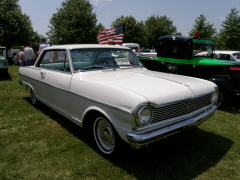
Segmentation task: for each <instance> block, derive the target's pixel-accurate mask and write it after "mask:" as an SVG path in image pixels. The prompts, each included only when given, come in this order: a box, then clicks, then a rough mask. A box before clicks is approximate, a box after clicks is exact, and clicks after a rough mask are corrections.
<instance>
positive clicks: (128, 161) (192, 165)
mask: <svg viewBox="0 0 240 180" xmlns="http://www.w3.org/2000/svg"><path fill="white" fill-rule="evenodd" d="M25 100H26V101H28V102H29V103H30V98H25ZM37 108H38V109H39V110H40V111H42V112H43V113H44V114H46V115H48V116H49V117H50V118H51V119H53V120H54V121H56V122H57V123H59V124H60V125H61V126H62V127H63V128H65V129H66V130H67V131H68V132H70V133H71V134H73V135H74V136H75V137H76V138H78V139H80V140H81V141H83V142H84V143H86V144H87V145H88V146H90V147H91V148H93V149H94V150H95V151H96V152H97V153H99V151H98V150H97V149H96V146H95V143H94V142H93V139H92V137H91V136H89V135H88V134H87V132H86V131H84V130H83V129H82V128H80V127H78V126H77V125H75V124H74V123H72V122H71V121H69V120H67V119H66V118H64V117H62V116H61V115H59V114H58V113H56V112H54V111H53V110H51V109H49V108H47V106H45V105H43V104H41V103H40V104H38V107H37ZM206 123H207V122H206ZM232 145H233V142H232V141H231V140H229V139H227V138H224V137H221V136H218V135H216V134H213V133H211V132H206V131H203V130H201V129H198V128H196V129H194V130H193V131H189V132H186V133H184V134H181V135H179V136H176V137H174V138H171V139H168V140H165V141H161V142H159V143H157V144H155V145H153V146H150V147H148V148H144V149H140V150H136V149H132V148H130V147H127V148H126V149H125V150H124V151H122V153H121V154H119V155H118V156H117V157H114V158H109V157H105V156H102V155H101V154H100V153H99V154H100V155H101V156H102V157H103V158H106V159H107V160H108V161H110V162H111V163H112V164H114V165H115V166H117V167H119V168H121V169H122V171H123V175H124V173H127V174H130V175H132V176H133V177H135V178H137V179H140V180H147V179H149V180H153V179H164V180H165V179H171V180H174V179H176V180H181V179H182V180H190V179H194V178H196V177H197V176H199V175H201V174H202V173H204V172H205V171H207V170H208V169H209V168H211V167H214V166H215V165H216V164H217V163H218V162H219V161H220V160H221V159H222V157H223V156H225V154H226V153H227V152H228V151H229V150H230V148H231V146H232Z"/></svg>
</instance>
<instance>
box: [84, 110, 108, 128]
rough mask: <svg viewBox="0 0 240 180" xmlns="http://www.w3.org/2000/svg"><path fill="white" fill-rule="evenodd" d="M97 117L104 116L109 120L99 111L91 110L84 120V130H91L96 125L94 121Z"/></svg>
mask: <svg viewBox="0 0 240 180" xmlns="http://www.w3.org/2000/svg"><path fill="white" fill-rule="evenodd" d="M97 116H103V117H105V118H106V119H108V118H107V117H106V116H105V115H104V114H102V113H101V112H99V111H96V110H91V111H89V112H87V114H86V115H85V117H84V119H83V128H84V129H91V128H92V126H93V123H94V120H95V118H96V117H97Z"/></svg>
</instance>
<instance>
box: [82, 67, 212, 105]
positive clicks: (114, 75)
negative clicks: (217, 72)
mask: <svg viewBox="0 0 240 180" xmlns="http://www.w3.org/2000/svg"><path fill="white" fill-rule="evenodd" d="M82 78H83V79H82V80H84V79H85V80H86V81H85V82H95V83H91V85H90V86H89V87H92V88H94V86H92V84H96V87H95V88H96V89H95V92H96V90H99V91H102V94H104V93H105V94H106V93H107V94H108V95H109V96H108V97H110V95H111V94H112V93H114V91H115V90H118V91H119V90H122V91H124V92H125V93H128V94H129V95H130V94H132V96H133V94H134V96H135V97H136V96H141V98H142V99H143V97H144V98H145V101H150V102H151V103H154V104H164V103H169V102H174V101H178V100H183V99H187V98H191V97H196V96H200V95H202V94H205V93H209V92H213V91H214V90H215V87H216V85H215V84H214V83H212V82H210V81H206V80H202V79H197V78H192V77H186V76H180V75H174V74H168V73H161V72H156V71H150V70H147V69H145V68H144V69H140V68H139V69H138V68H135V69H119V70H115V71H113V70H106V71H101V72H100V73H99V71H98V72H97V73H90V74H88V75H85V76H84V77H82ZM88 91H91V90H88ZM86 93H87V92H86ZM91 94H93V92H92V93H91ZM120 94H121V93H118V94H116V96H118V95H120ZM98 95H99V96H101V93H100V94H98ZM115 98H116V99H117V98H118V97H115ZM130 99H131V98H130ZM135 99H136V98H135Z"/></svg>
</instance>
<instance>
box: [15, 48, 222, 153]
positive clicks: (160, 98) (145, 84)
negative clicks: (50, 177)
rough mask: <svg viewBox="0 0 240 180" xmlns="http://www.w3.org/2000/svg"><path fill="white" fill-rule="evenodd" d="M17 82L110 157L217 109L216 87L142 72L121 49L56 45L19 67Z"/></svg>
mask: <svg viewBox="0 0 240 180" xmlns="http://www.w3.org/2000/svg"><path fill="white" fill-rule="evenodd" d="M19 77H20V79H19V83H20V84H21V85H22V86H23V87H24V88H25V89H29V90H30V97H31V101H32V103H33V104H34V105H35V104H36V103H37V101H40V102H42V103H44V104H46V105H47V106H49V107H50V108H52V109H54V110H55V111H57V112H58V113H60V114H61V115H63V116H64V117H66V118H67V119H69V120H71V121H72V122H74V123H76V124H77V125H79V126H80V127H83V128H90V129H89V131H91V132H92V134H93V137H94V139H95V142H96V145H97V147H98V148H99V149H100V151H101V152H102V153H104V154H114V153H116V151H118V150H119V148H120V147H121V144H125V143H123V142H126V143H128V144H130V146H132V147H133V148H137V149H138V148H141V147H144V146H147V145H149V144H152V143H153V142H156V141H158V140H161V139H166V138H167V137H169V136H171V135H173V134H175V133H177V132H181V131H182V130H183V129H185V128H186V127H191V126H194V127H196V126H198V125H200V124H201V123H202V122H204V121H206V120H207V119H208V118H209V117H211V116H212V115H213V113H214V111H215V110H216V109H217V107H216V103H217V100H218V90H217V86H216V85H215V84H214V83H212V82H210V81H206V80H202V79H196V78H192V77H184V76H180V75H173V74H167V73H161V72H156V71H150V70H147V69H146V68H145V67H144V66H143V65H142V63H141V62H140V61H139V59H138V58H137V57H136V56H135V54H134V53H133V52H132V50H130V49H129V48H126V47H121V46H111V45H60V46H52V47H48V48H46V49H44V50H43V51H42V52H41V54H40V56H39V57H38V59H37V61H36V63H35V65H33V66H26V67H20V69H19Z"/></svg>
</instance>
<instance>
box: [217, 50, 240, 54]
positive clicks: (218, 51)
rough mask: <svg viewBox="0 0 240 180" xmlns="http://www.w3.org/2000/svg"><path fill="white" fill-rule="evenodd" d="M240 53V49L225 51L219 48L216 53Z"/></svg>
mask: <svg viewBox="0 0 240 180" xmlns="http://www.w3.org/2000/svg"><path fill="white" fill-rule="evenodd" d="M235 53H240V51H225V50H217V51H215V54H235Z"/></svg>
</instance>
